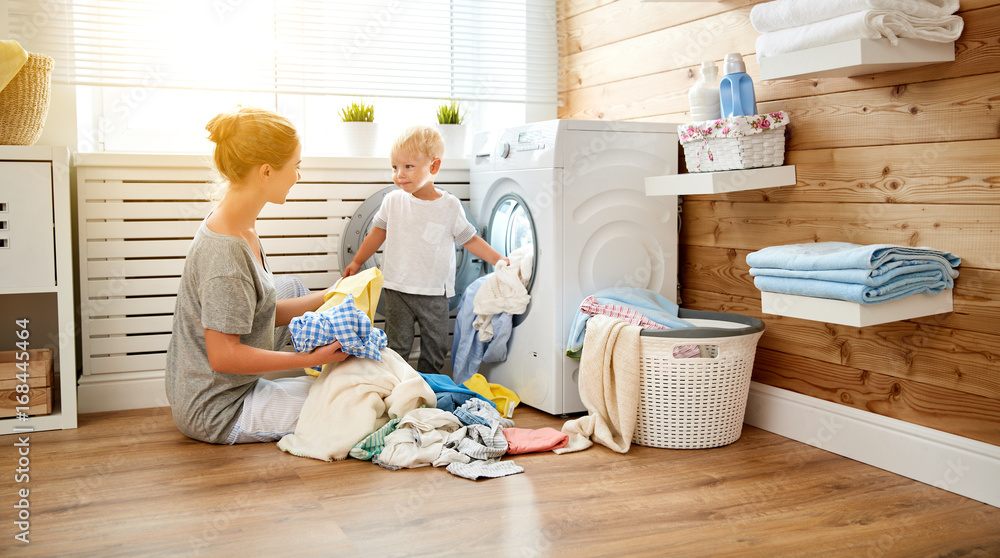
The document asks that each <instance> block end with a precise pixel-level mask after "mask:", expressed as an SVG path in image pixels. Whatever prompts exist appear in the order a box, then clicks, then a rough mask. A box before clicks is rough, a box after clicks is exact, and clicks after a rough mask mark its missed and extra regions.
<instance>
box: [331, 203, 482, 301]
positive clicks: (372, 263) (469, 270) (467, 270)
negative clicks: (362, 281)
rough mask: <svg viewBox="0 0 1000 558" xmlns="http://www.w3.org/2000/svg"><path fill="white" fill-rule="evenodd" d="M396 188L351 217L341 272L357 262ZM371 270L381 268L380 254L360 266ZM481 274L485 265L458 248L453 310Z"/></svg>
mask: <svg viewBox="0 0 1000 558" xmlns="http://www.w3.org/2000/svg"><path fill="white" fill-rule="evenodd" d="M395 189H396V186H387V187H385V188H383V189H381V190H379V191H378V192H376V193H375V194H374V195H372V196H371V197H369V198H368V199H367V200H365V201H364V203H362V204H361V207H359V208H358V210H357V211H355V212H354V215H352V216H351V220H350V222H349V223H348V224H347V228H346V229H345V230H344V234H343V236H342V237H341V238H340V269H344V268H345V267H347V264H349V263H351V261H352V260H353V259H354V254H356V253H357V251H358V249H359V248H361V243H362V242H363V241H364V239H365V236H367V235H368V232H369V231H371V230H372V226H373V223H374V221H375V214H376V213H378V208H379V207H380V206H381V205H382V199H383V198H385V196H386V195H387V194H388V193H389V192H392V191H393V190H395ZM462 208H464V209H465V218H466V219H468V220H469V222H470V223H472V225H473V226H476V222H475V220H474V219H473V218H472V213H470V212H469V208H467V207H465V204H462ZM370 267H379V268H381V267H382V252H381V251H379V252H376V253H375V254H374V255H373V256H372V257H371V258H368V261H366V262H365V263H364V265H362V266H361V269H368V268H370ZM482 271H483V268H482V262H481V261H480V260H478V259H476V258H475V256H473V255H472V254H471V253H469V252H468V251H467V250H466V249H465V248H462V247H461V246H456V247H455V296H453V297H451V298H450V299H449V301H448V303H449V308H450V309H451V310H454V309H455V308H457V307H458V303H459V302H460V301H461V300H462V293H464V292H465V289H466V287H468V286H469V285H470V284H471V283H472V282H473V281H475V280H476V279H478V278H479V276H480V275H481V274H482ZM384 309H385V304H384V302H382V300H381V299H380V300H379V303H378V309H377V310H376V311H377V312H378V313H379V314H381V315H383V316H384V315H385V311H384Z"/></svg>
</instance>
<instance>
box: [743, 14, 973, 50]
mask: <svg viewBox="0 0 1000 558" xmlns="http://www.w3.org/2000/svg"><path fill="white" fill-rule="evenodd" d="M956 11H958V0H776V1H774V2H765V3H763V4H758V5H756V6H754V7H753V9H752V10H751V11H750V23H751V24H752V25H753V28H754V29H756V30H757V31H758V32H760V33H763V34H762V35H761V36H760V37H757V59H758V60H760V59H761V58H766V57H768V56H775V55H778V54H785V53H788V52H795V51H799V50H805V49H809V48H815V47H820V46H826V45H831V44H835V43H841V42H844V41H851V40H854V39H881V38H886V39H888V40H889V42H890V43H891V44H893V45H896V44H898V42H899V41H898V39H899V38H900V37H903V38H910V39H922V40H925V41H934V42H942V43H947V42H951V41H954V40H955V39H957V38H958V36H959V35H960V34H961V33H962V27H963V23H964V22H963V21H962V18H961V17H960V16H957V15H954V13H955V12H956Z"/></svg>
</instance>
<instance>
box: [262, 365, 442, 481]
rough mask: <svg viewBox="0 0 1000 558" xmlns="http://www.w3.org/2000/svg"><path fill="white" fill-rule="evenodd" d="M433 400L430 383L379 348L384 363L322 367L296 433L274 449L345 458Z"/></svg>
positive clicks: (433, 404) (327, 459) (435, 401)
mask: <svg viewBox="0 0 1000 558" xmlns="http://www.w3.org/2000/svg"><path fill="white" fill-rule="evenodd" d="M436 404H437V397H436V396H435V395H434V391H433V390H432V389H431V387H430V386H429V385H427V382H425V381H424V379H423V377H421V376H420V374H418V373H417V372H416V371H415V370H414V369H413V368H412V367H410V365H409V364H407V362H406V361H405V360H403V359H402V358H401V357H400V356H399V355H398V354H397V353H396V352H395V351H393V350H392V349H388V348H386V349H382V362H379V361H377V360H373V359H368V358H356V357H351V358H348V359H347V360H345V361H343V362H341V363H339V364H337V365H336V366H332V365H329V364H328V365H325V366H323V373H322V374H320V375H319V377H318V378H316V380H314V381H313V385H312V387H310V388H309V395H308V396H307V397H306V402H305V403H304V404H303V405H302V411H301V413H300V414H299V422H298V424H297V425H296V426H295V433H293V434H289V435H287V436H285V437H283V438H282V439H281V440H279V441H278V448H279V449H281V450H282V451H286V452H288V453H291V454H293V455H298V456H300V457H312V458H314V459H320V460H323V461H333V460H335V459H344V458H346V457H347V456H348V454H349V453H350V451H351V449H352V448H354V446H355V445H356V444H357V443H358V442H360V441H361V440H363V439H365V438H366V437H367V436H368V435H369V434H371V433H372V432H375V431H376V430H378V429H379V428H382V426H383V425H385V423H387V422H389V420H391V419H394V418H402V417H403V416H404V415H406V414H408V413H409V412H411V411H413V410H414V409H418V408H420V407H423V406H425V405H426V406H428V407H434V406H435V405H436ZM459 426H461V425H459Z"/></svg>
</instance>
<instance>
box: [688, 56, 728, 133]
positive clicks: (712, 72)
mask: <svg viewBox="0 0 1000 558" xmlns="http://www.w3.org/2000/svg"><path fill="white" fill-rule="evenodd" d="M688 102H689V103H690V105H691V121H692V122H704V121H705V120H718V119H719V118H722V111H721V110H720V108H719V69H718V68H716V67H715V62H714V61H712V60H706V61H704V62H702V63H701V77H700V78H698V81H696V82H695V84H694V86H693V87H692V88H691V90H690V91H688Z"/></svg>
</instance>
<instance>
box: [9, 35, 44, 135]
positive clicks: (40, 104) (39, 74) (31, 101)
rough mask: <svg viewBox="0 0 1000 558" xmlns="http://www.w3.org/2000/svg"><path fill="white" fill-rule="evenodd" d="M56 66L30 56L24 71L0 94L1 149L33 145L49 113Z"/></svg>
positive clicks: (39, 55)
mask: <svg viewBox="0 0 1000 558" xmlns="http://www.w3.org/2000/svg"><path fill="white" fill-rule="evenodd" d="M53 66H54V62H53V60H52V58H51V57H49V56H45V55H44V54H34V53H32V54H29V55H28V60H27V61H26V62H25V63H24V66H21V70H20V71H19V72H18V73H17V75H15V76H14V79H12V80H10V83H8V84H7V87H4V88H3V90H2V91H0V145H34V143H35V142H36V141H38V138H39V137H41V135H42V127H43V126H44V125H45V118H46V116H48V113H49V96H50V94H51V91H52V68H53Z"/></svg>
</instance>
